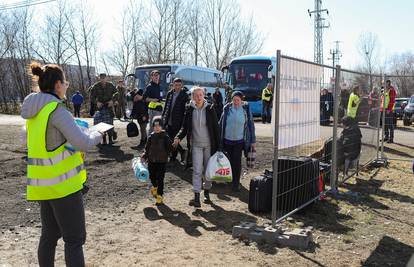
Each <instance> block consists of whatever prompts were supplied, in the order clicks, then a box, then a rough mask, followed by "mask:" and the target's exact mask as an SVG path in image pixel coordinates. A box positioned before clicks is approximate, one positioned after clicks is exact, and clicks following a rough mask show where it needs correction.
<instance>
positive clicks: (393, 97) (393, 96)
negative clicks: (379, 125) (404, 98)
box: [387, 86, 397, 111]
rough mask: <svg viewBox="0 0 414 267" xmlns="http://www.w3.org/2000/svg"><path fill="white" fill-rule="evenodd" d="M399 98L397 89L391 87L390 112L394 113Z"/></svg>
mask: <svg viewBox="0 0 414 267" xmlns="http://www.w3.org/2000/svg"><path fill="white" fill-rule="evenodd" d="M396 98H397V91H395V88H394V87H393V86H391V88H390V103H389V104H388V108H387V110H388V111H392V110H393V108H394V104H395V99H396Z"/></svg>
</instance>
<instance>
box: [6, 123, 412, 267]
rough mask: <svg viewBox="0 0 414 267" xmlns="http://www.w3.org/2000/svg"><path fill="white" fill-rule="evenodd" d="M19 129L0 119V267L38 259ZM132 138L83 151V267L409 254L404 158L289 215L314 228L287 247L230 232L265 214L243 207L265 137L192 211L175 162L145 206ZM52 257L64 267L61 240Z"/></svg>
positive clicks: (338, 261)
mask: <svg viewBox="0 0 414 267" xmlns="http://www.w3.org/2000/svg"><path fill="white" fill-rule="evenodd" d="M19 129H20V127H18V126H10V125H2V126H0V151H1V153H0V163H1V169H2V170H1V172H0V204H1V216H0V228H1V235H0V266H36V265H37V254H36V253H37V252H36V250H37V243H38V239H39V236H40V218H39V206H38V204H37V203H33V202H27V201H26V200H25V168H26V166H25V162H24V160H23V159H22V157H24V156H25V150H24V149H23V147H22V146H21V145H20V135H19ZM136 143H137V140H136V139H130V138H127V137H126V134H125V132H124V130H123V129H120V130H119V141H118V142H117V143H116V144H115V146H113V147H112V148H103V149H95V150H94V151H91V152H90V153H88V155H87V160H86V164H87V170H88V176H89V182H88V183H89V185H90V187H91V189H90V191H89V193H88V194H87V195H86V197H85V208H86V221H87V232H88V237H87V242H86V244H85V246H84V250H85V257H86V261H87V263H88V264H90V266H142V265H144V266H197V265H198V266H361V265H363V266H405V265H406V264H407V262H408V261H409V259H410V257H411V255H413V254H414V231H413V227H414V208H413V204H414V183H413V181H414V180H413V179H414V177H413V174H412V170H411V162H410V161H391V163H390V165H389V166H388V168H381V169H379V170H378V169H372V170H365V171H363V172H362V173H360V175H359V177H357V178H353V179H350V180H349V181H348V183H346V184H345V185H344V186H343V187H341V188H340V191H341V194H339V195H337V196H334V197H328V199H327V200H326V201H318V202H317V203H316V204H315V205H313V206H312V207H310V208H308V209H307V210H306V211H305V212H303V213H301V214H299V215H294V216H292V217H291V218H289V219H288V221H286V223H285V224H286V226H288V227H304V226H313V227H314V230H313V243H312V244H311V246H310V248H309V249H307V250H294V249H290V248H283V247H276V246H270V245H265V244H256V243H247V242H242V241H239V240H236V239H233V238H232V236H231V232H232V227H233V226H234V225H235V224H237V223H239V222H240V221H254V222H257V223H258V224H263V223H268V222H269V221H270V220H269V219H270V218H269V217H268V216H256V215H253V214H251V213H249V211H248V208H247V202H248V184H249V180H250V178H251V177H253V176H255V175H258V174H260V173H261V172H262V171H263V169H264V168H269V167H270V165H271V158H272V140H271V138H264V137H261V138H259V140H258V155H257V159H258V162H257V163H258V164H257V165H256V166H257V167H256V168H255V169H253V170H247V169H244V171H243V177H242V184H243V188H242V191H241V192H240V193H233V192H232V191H231V190H229V188H227V187H226V186H224V185H216V186H215V187H214V188H213V190H212V200H213V203H214V204H213V205H202V208H201V209H197V210H195V209H194V208H193V207H190V206H188V201H189V199H190V198H191V196H192V192H191V172H190V171H188V170H184V168H183V166H181V165H179V164H170V165H168V168H167V175H166V180H165V185H166V189H165V191H166V192H165V204H166V205H164V206H161V207H156V206H155V205H154V200H153V199H152V198H150V196H149V192H148V191H149V190H148V185H147V184H143V183H140V182H139V181H137V180H136V179H135V178H134V176H133V172H132V170H131V159H132V158H133V157H134V156H137V155H138V154H140V153H141V152H139V151H137V150H135V149H133V148H131V147H133V146H135V145H136ZM411 145H412V143H411ZM387 147H388V148H387V150H386V152H387V153H391V154H392V153H396V154H397V155H398V156H399V157H402V158H404V159H410V157H411V159H412V158H413V157H414V155H413V154H414V153H413V151H414V148H413V147H412V146H410V144H393V145H390V146H387ZM243 164H244V163H243ZM56 262H57V266H63V265H64V257H63V242H61V241H59V244H58V249H57V256H56Z"/></svg>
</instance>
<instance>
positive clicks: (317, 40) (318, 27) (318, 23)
mask: <svg viewBox="0 0 414 267" xmlns="http://www.w3.org/2000/svg"><path fill="white" fill-rule="evenodd" d="M324 13H326V14H327V15H329V11H328V9H322V0H315V10H313V11H310V10H309V9H308V14H309V17H312V14H315V15H314V17H315V25H314V29H315V30H314V31H315V35H314V48H313V49H314V61H315V62H316V63H318V64H323V36H322V35H323V29H325V28H329V24H326V23H325V18H324V17H323V14H324Z"/></svg>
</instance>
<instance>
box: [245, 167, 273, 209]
mask: <svg viewBox="0 0 414 267" xmlns="http://www.w3.org/2000/svg"><path fill="white" fill-rule="evenodd" d="M272 183H273V179H272V176H270V175H268V173H266V172H265V174H263V175H260V176H256V177H254V178H253V179H251V180H250V188H249V211H250V212H252V213H257V212H270V211H271V210H272Z"/></svg>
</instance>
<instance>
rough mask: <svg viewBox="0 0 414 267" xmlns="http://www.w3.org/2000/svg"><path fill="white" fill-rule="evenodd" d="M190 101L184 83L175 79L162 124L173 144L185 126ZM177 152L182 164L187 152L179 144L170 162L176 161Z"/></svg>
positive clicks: (166, 103) (166, 100) (168, 96)
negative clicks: (182, 126)
mask: <svg viewBox="0 0 414 267" xmlns="http://www.w3.org/2000/svg"><path fill="white" fill-rule="evenodd" d="M187 101H188V95H187V93H186V92H185V91H184V90H183V82H182V80H181V79H179V78H175V79H174V82H173V88H172V89H171V90H170V91H169V92H168V93H167V97H166V99H165V108H164V111H163V113H162V122H163V125H165V129H166V130H167V133H168V136H169V137H170V138H171V142H173V141H174V137H175V136H176V135H177V133H178V132H179V131H180V129H181V125H182V124H183V119H184V112H185V106H186V103H187ZM177 152H180V155H181V162H184V161H185V154H186V153H185V150H184V149H183V147H182V146H181V145H180V144H178V145H177V148H176V149H174V150H173V151H172V153H171V158H170V161H174V160H176V157H177Z"/></svg>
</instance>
